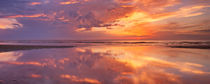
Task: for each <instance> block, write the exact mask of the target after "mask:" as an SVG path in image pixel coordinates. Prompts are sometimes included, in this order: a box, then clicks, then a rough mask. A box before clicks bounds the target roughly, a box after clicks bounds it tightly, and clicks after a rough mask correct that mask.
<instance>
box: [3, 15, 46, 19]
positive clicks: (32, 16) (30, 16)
mask: <svg viewBox="0 0 210 84" xmlns="http://www.w3.org/2000/svg"><path fill="white" fill-rule="evenodd" d="M44 16H46V15H45V14H34V15H15V16H6V18H23V17H28V18H36V17H44Z"/></svg>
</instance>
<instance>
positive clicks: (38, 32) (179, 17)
mask: <svg viewBox="0 0 210 84" xmlns="http://www.w3.org/2000/svg"><path fill="white" fill-rule="evenodd" d="M43 39H45V40H46V39H48V40H51V39H58V40H64V39H68V40H74V39H181V40H187V39H199V40H200V39H210V0H0V40H43Z"/></svg>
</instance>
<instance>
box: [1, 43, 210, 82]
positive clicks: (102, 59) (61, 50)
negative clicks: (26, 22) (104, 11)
mask: <svg viewBox="0 0 210 84" xmlns="http://www.w3.org/2000/svg"><path fill="white" fill-rule="evenodd" d="M80 43H82V44H81V45H80ZM84 43H85V44H84ZM207 43H208V42H201V43H196V44H194V43H193V44H192V43H190V44H189V43H188V44H187V45H186V42H185V43H184V45H183V42H181V43H180V42H179V43H177V42H164V43H160V42H159V43H158V42H152V43H151V42H149V43H147V42H134V43H132V42H79V44H78V42H77V44H76V45H75V44H72V42H70V43H64V44H65V45H64V44H62V45H61V44H60V43H59V44H60V45H59V44H58V43H56V45H52V44H50V45H43V44H42V43H41V44H42V45H40V42H39V43H38V44H37V43H36V44H34V43H29V44H27V43H21V44H20V43H18V45H17V43H16V45H15V43H13V44H11V43H10V44H4V45H3V44H2V45H0V58H1V59H0V74H1V75H0V84H69V83H71V84H208V83H209V82H210V80H209V78H210V68H209V67H210V63H209V60H210V54H209V51H210V50H209V47H208V46H207ZM23 44H25V45H23ZM172 44H173V46H172ZM84 45H86V46H84Z"/></svg>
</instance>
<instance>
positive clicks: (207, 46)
mask: <svg viewBox="0 0 210 84" xmlns="http://www.w3.org/2000/svg"><path fill="white" fill-rule="evenodd" d="M168 47H171V48H193V49H210V45H202V46H201V45H200V46H168Z"/></svg>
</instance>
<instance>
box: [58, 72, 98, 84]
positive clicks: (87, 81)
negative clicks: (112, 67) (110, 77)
mask: <svg viewBox="0 0 210 84" xmlns="http://www.w3.org/2000/svg"><path fill="white" fill-rule="evenodd" d="M60 77H61V78H65V79H69V80H71V81H74V82H83V83H84V82H86V83H91V84H101V83H100V81H98V80H95V79H91V78H78V77H77V76H74V75H68V74H62V75H61V76H60Z"/></svg>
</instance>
